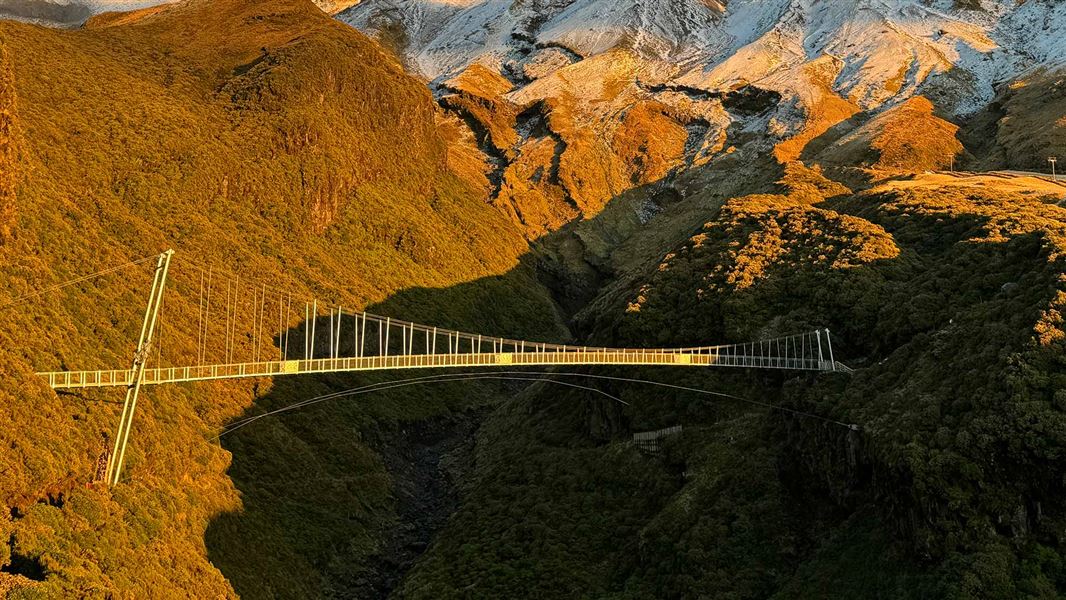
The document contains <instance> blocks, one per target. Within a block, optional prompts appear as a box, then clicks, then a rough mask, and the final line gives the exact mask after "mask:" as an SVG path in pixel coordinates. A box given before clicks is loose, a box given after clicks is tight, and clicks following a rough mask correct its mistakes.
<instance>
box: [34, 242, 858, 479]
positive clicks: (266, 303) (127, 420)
mask: <svg viewBox="0 0 1066 600" xmlns="http://www.w3.org/2000/svg"><path fill="white" fill-rule="evenodd" d="M173 255H174V253H173V251H169V250H168V251H167V252H164V253H162V254H160V255H159V256H158V257H155V259H156V266H155V269H154V271H153V280H152V287H151V291H150V294H149V300H148V305H147V308H146V310H145V314H144V320H143V323H142V326H141V331H140V339H139V341H138V343H137V349H136V352H135V353H134V356H133V360H132V364H131V366H130V367H129V368H124V369H87V370H61V371H44V372H40V373H38V375H39V376H40V377H42V378H43V379H44V380H45V381H46V382H47V384H48V385H49V386H50V387H52V388H53V389H56V390H71V389H86V388H107V387H117V388H125V389H126V400H125V402H124V404H123V410H122V415H121V417H120V421H119V427H118V434H117V435H116V437H115V447H114V450H113V452H112V453H111V455H110V456H109V460H108V465H107V481H108V483H109V484H111V485H114V484H116V483H118V482H119V478H120V474H121V470H122V464H123V461H124V458H125V450H126V445H127V443H128V439H129V435H130V430H131V427H132V422H133V415H134V411H135V410H136V405H137V398H138V395H139V391H140V389H141V387H142V386H145V385H162V384H174V383H181V382H197V381H212V380H224V379H241V378H254V377H281V376H288V375H302V374H315V373H319V374H321V373H347V372H360V371H381V370H400V369H449V368H471V367H551V366H560V365H571V366H573V365H628V366H678V367H689V368H694V367H719V368H745V369H775V370H791V371H811V372H833V371H843V372H850V369H848V368H847V367H846V366H844V365H842V364H841V363H839V362H837V361H836V360H835V359H834V357H833V347H832V342H831V339H830V335H829V331H828V330H827V329H818V330H815V331H809V332H804V333H798V334H795V335H789V336H783V337H775V338H772V339H764V340H759V341H753V342H747V343H740V344H726V345H714V346H698V347H686V348H608V347H589V346H578V345H566V344H554V343H547V342H537V341H529V340H514V339H508V338H503V337H495V336H487V335H480V334H475V333H468V332H463V331H458V330H454V329H446V328H440V327H432V326H428V325H422V324H418V323H414V322H410V321H404V320H399V319H394V318H391V317H387V316H380V315H374V314H370V313H367V312H354V311H347V310H345V309H344V308H343V307H341V306H324V307H321V308H320V306H319V303H318V301H317V300H310V301H305V302H304V306H303V310H302V311H301V310H300V307H299V306H298V302H297V303H296V304H297V305H296V306H295V307H294V301H293V300H294V296H295V294H293V293H291V292H288V291H285V290H279V289H275V288H273V287H271V286H268V285H267V284H265V283H258V282H251V283H249V282H247V281H245V282H244V287H243V288H242V287H241V283H242V282H241V281H240V278H239V277H236V276H234V277H230V276H221V275H220V276H219V277H216V273H215V272H214V271H213V270H211V269H204V268H202V267H201V268H200V269H199V272H198V275H199V289H198V295H197V291H196V283H195V279H196V277H195V276H194V277H192V281H191V282H189V281H187V282H186V284H185V286H184V288H185V289H183V290H181V291H182V292H183V293H182V294H181V295H182V296H184V297H186V298H193V299H195V298H197V297H198V299H199V301H198V302H193V301H189V302H186V304H187V305H188V306H196V307H197V314H196V316H195V318H193V317H192V315H191V314H183V315H179V316H178V317H177V318H176V319H175V320H174V321H175V324H174V325H172V326H171V330H174V329H177V332H176V333H177V335H178V336H184V337H188V338H189V340H190V344H189V345H191V338H192V337H193V334H192V332H191V327H192V325H193V324H194V323H195V325H196V334H195V338H196V345H195V352H193V353H189V352H179V353H178V354H177V356H176V357H173V358H174V359H176V360H173V359H172V362H176V363H178V364H172V365H163V364H162V362H163V360H162V355H163V350H162V344H161V343H159V341H158V340H157V334H158V325H159V322H160V315H161V313H163V312H164V311H163V298H164V295H163V292H164V289H165V287H166V285H167V281H168V277H169V276H171V275H172V271H171V263H172V258H173ZM144 262H145V259H142V260H139V261H133V262H131V263H129V264H130V265H135V264H143V263H144ZM115 270H117V269H109V270H107V271H102V272H101V273H97V274H92V275H89V276H86V277H82V278H78V279H77V280H74V283H77V282H81V281H85V280H87V279H88V278H90V277H93V276H96V275H100V274H106V273H111V272H114V271H115ZM68 283H71V282H68ZM223 284H224V289H225V291H224V292H223V291H222V290H223ZM64 285H66V284H64ZM169 307H170V305H168V309H169ZM323 309H326V310H327V311H328V315H326V314H322V310H323ZM176 310H179V311H180V310H181V309H180V308H178V309H176ZM301 313H302V314H301ZM268 321H269V324H268ZM323 330H324V331H323ZM171 333H175V332H174V331H171ZM153 358H155V359H156V362H157V366H154V367H152V366H150V362H151V361H152V360H153Z"/></svg>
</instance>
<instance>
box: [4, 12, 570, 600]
mask: <svg viewBox="0 0 1066 600" xmlns="http://www.w3.org/2000/svg"><path fill="white" fill-rule="evenodd" d="M0 43H2V44H3V47H4V50H5V54H4V55H3V56H6V58H7V60H8V61H9V63H5V64H4V66H3V67H2V68H0V74H2V75H3V77H0V119H2V121H0V123H3V129H0V133H3V135H4V136H5V137H3V138H2V141H0V144H2V145H0V148H2V149H3V150H4V151H3V153H2V154H0V160H3V161H4V165H5V168H4V169H3V171H2V172H0V173H2V176H3V177H4V186H3V187H2V188H0V191H2V192H3V194H4V196H3V200H4V202H5V204H4V206H5V211H6V208H7V206H8V202H9V199H10V190H11V186H10V180H9V178H10V176H11V174H12V171H11V170H9V169H8V168H6V167H7V166H8V165H9V164H10V161H11V158H12V154H11V152H10V145H9V138H8V137H6V136H7V135H8V134H9V133H10V128H9V127H10V122H11V121H10V114H11V112H10V106H11V104H10V98H11V93H12V91H14V92H15V94H16V95H17V98H18V124H19V130H20V131H21V133H22V135H21V139H22V140H23V141H24V143H23V144H22V147H21V152H20V154H19V155H18V157H19V160H18V163H19V165H18V166H19V169H18V171H20V172H21V173H22V174H23V176H22V178H21V182H20V184H19V185H18V187H17V220H16V221H15V223H14V226H13V227H11V228H10V232H11V236H10V237H9V238H8V239H7V240H6V241H5V242H4V244H3V245H2V246H0V280H2V281H3V283H4V285H3V289H4V292H3V299H2V300H0V303H3V304H5V305H6V304H7V302H8V301H9V300H11V299H13V298H15V297H17V296H20V295H22V294H26V293H30V292H33V291H35V290H40V289H42V288H45V287H47V286H51V285H53V284H56V283H59V282H62V281H67V280H70V279H73V278H75V277H78V276H81V275H84V274H86V273H91V272H94V271H98V270H100V269H102V268H105V267H109V266H112V265H116V264H122V263H124V262H126V261H128V260H130V259H131V258H132V257H140V256H150V255H152V254H154V253H156V252H159V251H160V250H162V249H165V248H167V247H173V248H175V249H176V251H177V254H176V258H175V265H174V268H173V269H172V273H171V278H170V282H169V286H168V289H167V294H166V307H165V309H164V311H163V320H162V325H161V327H162V329H161V336H162V337H161V338H160V339H161V342H160V343H161V345H160V346H158V347H157V351H156V352H155V353H153V359H152V360H153V363H154V362H155V361H156V360H164V361H165V362H171V361H173V362H175V363H188V362H190V361H195V358H194V356H195V354H196V349H195V343H194V340H195V338H196V336H195V334H192V335H191V336H189V335H186V336H180V335H178V332H179V331H181V330H186V331H187V327H186V326H187V325H188V324H189V323H192V322H193V321H195V320H196V318H197V317H196V315H197V303H198V298H199V296H198V291H199V288H198V285H199V278H200V276H201V271H200V268H201V266H203V267H204V268H210V269H211V272H212V273H213V274H214V277H215V280H216V281H219V280H220V278H222V277H223V274H224V273H227V272H228V273H231V275H229V279H230V281H228V282H227V285H228V284H229V283H232V279H233V277H234V275H239V276H240V278H241V280H242V282H243V283H242V286H243V287H242V288H241V289H243V290H245V293H248V291H249V290H251V289H253V288H254V286H255V285H256V284H257V283H264V284H265V283H268V282H269V284H270V285H271V286H275V287H280V288H287V289H290V290H292V291H293V293H294V294H295V299H296V300H298V299H300V298H307V299H310V298H311V297H312V296H313V295H314V296H317V297H319V298H320V299H321V300H323V301H326V300H329V301H332V302H334V303H343V304H344V306H347V307H362V306H368V305H371V304H375V305H378V306H377V308H378V310H379V311H383V312H387V313H393V314H394V313H396V312H402V314H403V316H405V317H409V318H411V317H414V318H429V317H430V316H432V320H433V322H437V323H440V324H442V325H449V324H450V325H457V326H463V327H465V328H470V329H475V330H482V331H486V332H497V333H510V334H512V335H519V334H526V335H533V333H534V332H536V333H538V334H540V335H541V336H545V335H547V336H549V337H551V336H556V337H561V336H565V330H563V329H562V328H561V327H560V326H559V325H558V320H557V317H556V315H555V310H554V307H553V305H552V303H551V300H550V298H549V296H548V295H547V293H546V292H545V291H544V290H543V289H542V288H541V287H539V285H538V284H536V282H535V281H534V280H533V278H532V276H531V274H530V273H529V271H528V270H527V269H526V268H525V267H522V266H521V265H520V264H519V257H520V256H521V255H522V254H523V253H524V252H525V251H526V250H527V246H526V244H525V242H524V240H523V238H522V234H521V232H520V231H519V230H518V229H516V228H514V227H512V226H511V225H510V224H509V221H508V220H507V218H506V217H505V216H504V215H503V214H501V213H500V212H499V211H497V210H496V209H495V208H493V207H492V206H491V205H490V204H489V203H488V202H487V197H486V186H487V183H486V180H485V178H484V175H483V170H484V168H485V167H484V164H483V163H481V162H480V160H479V159H478V158H477V156H476V152H475V151H474V150H473V149H472V147H469V146H468V145H467V144H466V142H463V141H462V140H461V139H460V133H459V126H458V125H457V124H456V122H455V121H454V120H452V119H449V118H448V117H446V116H445V115H443V114H442V113H441V112H440V110H439V109H438V108H437V107H436V106H435V104H434V102H433V101H432V98H431V96H430V94H429V92H428V91H427V90H426V89H425V87H424V85H423V84H422V83H421V82H419V81H417V80H415V79H413V78H411V77H409V76H407V75H405V74H404V73H403V70H402V68H401V67H400V65H399V64H397V63H396V62H395V61H394V60H393V59H391V58H390V57H389V55H388V54H387V53H385V52H383V51H382V50H381V49H380V48H379V47H378V46H377V45H376V44H374V43H373V42H371V41H370V40H368V39H367V38H366V37H365V36H363V35H362V34H359V33H358V32H356V31H354V30H352V29H351V28H349V27H347V26H344V25H342V24H340V23H337V22H336V21H333V20H331V19H329V18H328V17H327V16H326V15H324V14H323V13H321V12H320V11H319V10H318V9H317V8H315V7H314V5H312V4H311V3H309V2H303V1H298V0H279V1H276V2H274V1H272V2H245V1H242V0H197V1H194V2H188V3H184V4H180V5H174V6H171V7H169V8H167V9H165V10H161V11H147V12H141V13H134V14H131V15H123V16H121V17H113V16H107V17H105V18H101V19H98V20H95V21H93V22H91V23H90V24H89V27H87V28H85V29H83V30H76V31H57V30H50V29H44V28H40V27H33V26H29V25H23V24H18V23H11V22H6V21H4V22H0ZM8 64H10V69H9V68H8V66H7V65H8ZM9 73H10V75H12V76H13V78H12V77H11V76H8V74H9ZM5 216H6V212H5ZM149 285H150V273H148V272H147V271H146V270H145V269H144V268H140V269H136V268H132V269H126V270H124V271H123V272H122V273H119V274H118V275H117V276H110V277H105V278H101V279H97V280H94V281H91V282H88V283H83V284H81V285H79V286H74V287H69V288H64V289H62V290H59V291H54V292H51V293H49V294H46V295H44V296H40V297H36V298H33V299H30V300H27V301H25V302H21V303H19V304H18V305H17V306H15V307H9V306H5V308H4V310H3V313H2V314H0V320H2V323H3V326H2V327H0V341H2V343H0V348H2V349H0V363H2V365H3V368H2V370H3V372H4V374H5V377H3V378H2V380H0V395H2V396H3V403H2V404H3V407H4V408H3V410H2V411H0V443H2V444H3V445H4V447H5V448H6V449H8V450H7V451H5V452H4V454H3V457H2V458H0V491H2V499H3V502H4V508H5V509H4V511H3V516H2V517H0V549H2V550H0V572H2V573H3V578H4V579H5V583H4V584H0V587H4V585H6V579H8V578H11V577H13V576H17V577H16V580H17V582H18V585H25V586H32V587H35V588H37V589H38V591H39V592H40V593H41V594H44V595H45V596H52V597H83V596H104V595H114V596H116V597H127V596H128V597H155V596H175V597H181V596H188V595H195V596H197V597H203V596H211V597H225V596H233V595H234V589H233V588H232V587H231V584H230V582H228V581H227V578H228V579H229V580H230V581H232V582H233V585H236V586H239V587H238V589H237V591H238V592H239V591H242V590H243V589H246V588H247V589H251V590H252V591H249V594H250V595H255V593H254V592H255V590H263V589H270V590H272V592H271V593H272V594H275V595H280V596H285V597H309V596H319V595H323V594H325V593H327V591H328V590H332V589H336V588H335V586H337V585H339V584H338V583H337V581H338V576H337V574H336V573H335V572H332V571H331V568H332V567H331V565H334V564H336V563H337V561H338V559H337V557H338V556H344V557H346V558H347V559H350V560H349V561H347V562H346V563H345V564H348V565H350V568H351V569H359V568H363V566H367V568H369V565H371V561H370V557H372V556H374V555H375V554H376V553H377V552H378V551H379V550H380V547H381V545H382V539H383V535H384V532H385V531H386V530H387V529H388V527H390V523H391V522H392V520H393V519H394V518H395V517H394V510H395V508H394V500H393V498H392V496H391V491H390V490H391V488H390V485H391V484H390V480H389V477H388V475H387V473H386V471H385V467H384V465H383V464H382V462H381V460H380V458H379V457H377V455H376V454H375V453H374V452H373V451H372V450H370V449H369V448H368V446H367V444H366V443H365V442H363V441H361V440H360V439H358V438H357V437H356V438H353V430H354V431H367V432H371V433H372V432H374V431H375V430H376V429H377V428H378V427H386V426H387V424H388V423H390V422H395V421H399V420H402V419H405V418H412V415H414V416H416V417H417V416H419V415H423V416H425V415H433V414H438V415H439V414H448V413H450V412H451V411H452V410H455V411H462V410H464V409H465V408H466V407H469V406H471V405H473V404H480V403H482V402H486V401H488V400H490V399H492V398H495V392H494V391H492V390H491V389H488V388H474V389H473V390H471V389H470V388H463V390H464V392H463V393H457V392H458V391H459V388H442V389H439V390H429V391H426V392H425V393H415V394H407V395H404V396H403V398H404V401H403V402H402V403H400V402H396V400H397V397H395V396H386V397H385V398H386V399H387V400H391V401H392V402H389V401H383V402H381V403H379V404H374V403H370V404H366V405H347V406H340V405H336V406H325V407H322V409H320V410H324V411H325V412H323V413H318V414H317V417H316V419H314V420H313V421H310V422H305V421H302V420H295V421H284V422H280V423H276V424H274V425H273V426H272V427H267V428H258V429H255V428H247V436H246V437H242V440H243V441H242V443H243V444H244V445H242V446H239V448H248V447H249V446H251V447H253V448H255V449H256V451H258V452H262V453H264V454H266V455H270V456H276V457H279V459H281V458H283V457H286V456H292V455H293V454H296V455H298V456H299V457H300V461H301V462H300V464H301V465H302V468H301V469H298V470H295V471H293V470H287V469H282V470H277V471H272V472H270V473H269V474H262V473H261V475H262V478H260V479H259V480H254V479H252V478H251V477H250V476H248V470H247V466H246V464H247V463H240V464H238V465H237V466H235V467H233V469H234V471H233V473H234V477H237V479H236V482H235V481H234V480H231V479H230V478H229V476H228V475H227V469H229V468H230V453H229V452H228V451H227V450H225V449H223V447H220V446H219V444H218V443H217V442H214V441H210V440H211V438H212V437H213V436H214V434H216V433H217V432H218V431H219V429H220V428H221V427H222V426H223V425H224V424H225V423H227V422H229V421H230V420H231V419H234V418H236V417H238V416H240V415H242V414H243V413H244V412H245V411H247V410H260V409H258V408H256V407H257V406H258V404H257V403H258V402H266V403H268V404H269V403H272V402H291V401H292V400H293V399H296V398H306V397H308V396H309V395H314V394H315V393H317V392H318V391H319V390H322V389H323V388H328V387H329V386H330V385H345V384H348V385H349V386H350V382H348V381H345V380H343V379H342V380H333V381H332V382H322V381H319V380H315V379H313V378H312V379H309V380H305V381H302V382H300V383H297V384H295V385H290V386H289V387H286V388H285V389H284V390H283V391H281V390H274V388H273V386H272V385H271V384H270V383H268V382H259V383H256V382H245V383H231V384H205V385H195V386H174V387H165V388H159V389H151V390H146V392H145V394H144V395H142V399H141V402H140V404H139V406H138V414H137V420H136V424H135V426H134V430H133V434H132V436H131V440H132V443H131V446H130V453H129V454H128V455H127V471H126V477H125V478H126V481H125V482H124V483H123V484H122V485H120V486H119V487H117V488H115V489H114V490H113V491H111V490H108V489H107V488H106V487H104V486H102V485H101V484H100V483H99V481H98V477H97V475H96V465H97V462H98V461H99V460H100V459H101V457H102V456H105V453H106V450H107V448H108V447H109V442H108V437H109V436H110V435H111V434H112V431H113V428H114V427H115V423H116V422H117V413H116V404H115V402H116V401H117V400H118V399H120V396H116V394H121V390H101V391H96V392H87V393H85V394H78V395H72V394H64V395H57V394H55V393H53V392H52V391H51V390H49V389H47V388H46V387H45V386H44V385H43V383H42V382H41V381H40V380H39V378H37V377H36V376H35V375H34V374H33V372H34V371H35V370H43V369H54V368H103V367H115V366H122V365H125V364H127V363H128V361H129V360H130V357H131V356H132V352H133V345H134V342H135V340H136V336H137V331H138V330H139V327H140V319H141V316H142V312H143V309H144V304H143V303H144V301H145V298H146V294H147V290H148V286H149ZM217 285H220V284H218V283H216V286H217ZM223 287H226V286H223ZM227 289H229V288H228V287H227ZM218 290H219V288H217V287H216V292H218ZM399 290H405V294H406V295H407V296H408V297H409V299H408V300H406V301H405V302H398V303H384V304H382V302H384V301H386V300H387V299H389V298H390V297H392V296H394V295H395V294H396V293H397V292H399ZM218 293H221V292H218ZM217 302H218V303H221V300H218V301H217ZM216 306H218V304H216ZM214 310H216V311H217V310H220V309H218V308H215V309H214ZM250 343H251V340H250V339H248V340H245V339H244V337H243V336H242V337H241V339H240V344H239V346H238V350H237V351H238V352H239V353H241V354H244V353H245V352H246V351H247V349H248V348H250ZM222 345H223V340H222V339H219V338H217V337H214V338H212V340H211V344H210V348H209V349H208V350H209V352H210V355H211V356H212V357H217V356H220V355H221V352H222ZM244 355H246V354H244ZM379 423H384V424H385V425H379ZM242 431H244V430H242ZM260 436H261V437H260ZM326 439H339V440H349V443H348V444H346V445H345V446H344V448H343V449H342V450H338V448H336V447H333V445H332V444H329V443H324V440H326ZM229 444H230V442H228V441H227V442H226V448H232V447H231V446H230V445H229ZM353 457H359V458H358V460H361V461H362V463H361V464H363V465H364V466H363V468H362V469H360V470H359V472H358V473H356V474H355V475H354V479H353V481H352V485H351V487H348V488H345V489H343V490H338V489H337V488H336V486H335V484H334V482H333V480H332V479H330V478H328V477H325V476H321V477H319V476H317V475H316V474H320V473H325V472H339V471H341V470H343V469H345V468H347V466H350V464H352V461H353V460H356V458H353ZM259 464H264V465H265V464H267V463H265V462H263V461H260V463H259ZM257 485H258V486H262V487H256V486H257ZM264 490H265V491H267V492H268V493H266V494H264ZM284 490H292V491H293V493H298V495H299V498H300V499H301V501H302V502H303V503H304V504H305V505H306V504H308V503H310V504H316V503H317V505H319V506H322V507H323V509H325V508H326V507H331V510H329V511H325V510H324V512H329V513H330V514H337V513H334V512H333V510H332V508H337V509H338V510H340V511H341V512H340V513H339V514H342V515H345V514H347V515H351V518H347V517H345V518H343V519H342V520H341V521H340V522H333V521H330V520H328V519H324V520H322V521H321V522H317V523H314V524H305V526H304V527H301V528H299V529H297V530H292V531H289V530H287V529H286V527H287V523H288V521H286V520H285V519H284V518H283V517H284V515H285V513H284V511H286V510H289V508H290V507H291V506H294V505H296V498H292V499H291V502H292V503H291V504H290V499H288V497H286V496H285V494H284ZM227 515H232V516H233V518H227ZM241 517H245V518H246V519H247V520H245V521H242V520H241ZM220 521H224V522H225V523H226V526H225V530H226V531H227V532H228V535H227V536H225V538H224V541H220V540H216V539H208V540H205V530H207V529H208V526H209V524H211V523H219V522H220ZM253 522H254V523H257V524H259V525H262V528H261V529H259V531H260V533H259V534H257V533H256V532H255V531H256V528H255V527H250V526H248V524H249V523H253ZM270 528H273V529H270ZM264 531H272V532H274V533H275V534H276V535H271V536H269V537H268V539H264V538H263V537H262V536H263V535H266V534H264V533H262V532H264ZM286 531H289V532H288V533H285V532H286ZM209 552H210V553H211V556H210V558H211V561H209V559H208V554H209ZM274 561H278V562H274ZM279 564H289V565H290V566H291V565H300V568H299V569H298V571H299V573H298V574H296V573H295V572H294V571H288V570H285V569H279V568H278V567H279ZM215 565H218V566H219V567H221V568H223V569H225V572H220V571H219V570H218V568H216V566H215ZM245 573H251V574H254V575H252V576H248V577H246V576H244V574H245ZM224 575H225V576H226V577H224ZM248 586H261V587H258V588H256V587H251V588H249V587H248Z"/></svg>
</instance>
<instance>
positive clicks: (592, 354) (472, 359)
mask: <svg viewBox="0 0 1066 600" xmlns="http://www.w3.org/2000/svg"><path fill="white" fill-rule="evenodd" d="M561 365H634V366H638V365H639V366H655V365H673V366H691V367H700V366H702V367H749V368H760V369H788V370H801V371H837V370H845V369H846V367H844V366H843V365H841V364H839V363H835V362H831V361H826V360H818V359H812V358H791V357H790V358H785V357H779V356H757V355H756V356H749V355H744V354H720V353H715V352H713V350H708V351H702V353H701V352H662V351H658V352H656V351H649V350H588V351H580V350H578V351H568V352H503V353H480V354H474V353H471V354H417V355H399V356H365V357H354V358H321V359H311V360H286V361H268V362H254V363H235V364H219V365H204V366H191V367H163V368H155V369H145V372H144V381H143V385H157V384H164V383H178V382H186V381H211V380H218V379H241V378H249V377H277V376H282V375H301V374H308V373H343V372H357V371H381V370H391V369H437V368H456V367H504V366H514V367H550V366H561ZM38 375H40V376H41V377H44V378H45V379H46V380H47V381H48V385H49V386H51V387H52V388H54V389H78V388H100V387H119V386H129V385H131V384H132V383H133V371H132V370H129V369H120V370H110V371H109V370H101V371H57V372H47V373H38Z"/></svg>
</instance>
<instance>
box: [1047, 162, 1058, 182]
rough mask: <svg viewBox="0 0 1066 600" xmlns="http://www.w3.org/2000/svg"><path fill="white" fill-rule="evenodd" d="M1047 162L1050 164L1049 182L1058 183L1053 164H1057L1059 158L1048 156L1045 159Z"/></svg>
mask: <svg viewBox="0 0 1066 600" xmlns="http://www.w3.org/2000/svg"><path fill="white" fill-rule="evenodd" d="M1047 161H1048V162H1049V163H1051V180H1052V181H1058V180H1059V177H1058V175H1056V174H1055V163H1057V162H1059V157H1057V156H1049V157H1048V158H1047Z"/></svg>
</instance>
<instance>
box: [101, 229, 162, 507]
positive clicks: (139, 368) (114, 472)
mask: <svg viewBox="0 0 1066 600" xmlns="http://www.w3.org/2000/svg"><path fill="white" fill-rule="evenodd" d="M173 255H174V251H173V250H167V251H166V252H164V253H162V254H160V255H159V260H158V261H157V262H156V266H155V278H154V279H153V280H152V295H151V297H149V299H148V308H147V309H145V312H144V323H143V324H142V325H141V337H140V340H139V341H138V342H137V352H136V353H134V355H133V368H132V369H130V371H131V372H132V373H133V381H131V382H130V385H129V387H127V388H126V401H125V402H124V403H123V405H122V416H121V417H120V419H119V424H118V433H117V434H116V435H115V449H114V451H113V452H112V453H111V456H110V457H109V458H108V461H107V482H108V484H109V485H112V486H114V485H117V484H118V482H119V478H120V477H121V476H122V464H123V463H124V462H125V460H126V445H127V444H128V443H129V439H130V429H131V428H132V425H133V413H134V411H135V410H136V409H137V396H138V395H139V394H140V391H141V383H142V382H143V381H144V368H145V366H146V364H147V362H148V355H149V354H150V352H151V348H152V335H153V334H154V333H155V324H156V319H157V318H158V316H159V305H160V304H161V303H162V301H163V288H164V286H165V285H166V282H167V272H168V271H169V270H170V258H171V257H172V256H173Z"/></svg>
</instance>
